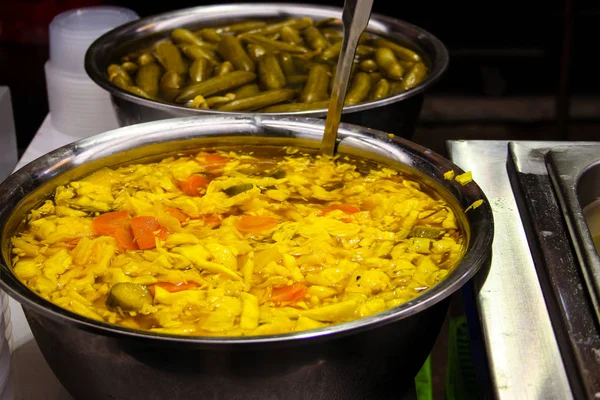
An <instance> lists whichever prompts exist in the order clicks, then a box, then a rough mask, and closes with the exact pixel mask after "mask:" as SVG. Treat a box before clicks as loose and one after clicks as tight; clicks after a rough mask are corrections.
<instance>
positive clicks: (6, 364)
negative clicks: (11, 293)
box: [0, 291, 12, 399]
mask: <svg viewBox="0 0 600 400" xmlns="http://www.w3.org/2000/svg"><path fill="white" fill-rule="evenodd" d="M11 334H12V330H11V324H10V308H8V297H7V296H6V294H4V293H3V292H2V291H0V399H1V398H2V396H3V393H4V391H5V389H6V387H7V386H8V377H9V374H10V345H9V342H10V340H11Z"/></svg>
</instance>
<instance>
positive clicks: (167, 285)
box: [148, 281, 200, 297]
mask: <svg viewBox="0 0 600 400" xmlns="http://www.w3.org/2000/svg"><path fill="white" fill-rule="evenodd" d="M156 286H158V287H160V288H162V289H165V290H166V291H168V292H170V293H175V292H181V291H183V290H190V289H195V288H197V287H200V285H199V284H197V283H196V282H193V281H189V282H187V283H183V282H179V283H178V284H174V283H171V282H156V283H155V284H154V285H151V286H150V287H149V288H148V289H149V290H150V293H151V294H152V296H153V297H154V296H155V295H156Z"/></svg>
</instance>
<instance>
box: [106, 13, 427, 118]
mask: <svg viewBox="0 0 600 400" xmlns="http://www.w3.org/2000/svg"><path fill="white" fill-rule="evenodd" d="M194 29H195V30H190V29H189V28H188V27H185V26H182V27H177V28H176V29H173V30H172V31H171V32H169V33H168V35H167V36H166V37H164V38H162V39H160V40H158V41H156V42H154V43H150V44H148V42H146V45H145V47H143V48H140V49H138V50H136V51H133V52H131V53H130V54H127V55H125V56H123V57H121V59H119V60H113V61H112V64H111V65H110V66H109V67H108V68H107V71H106V74H107V77H108V79H109V80H110V81H111V83H112V84H114V85H115V86H117V87H119V88H120V89H122V90H124V91H126V92H128V93H130V94H134V95H137V96H140V97H144V98H147V99H151V100H157V101H162V102H167V103H174V104H177V105H180V106H185V107H192V108H203V109H213V110H219V111H230V112H249V111H255V112H274V113H287V112H301V111H311V110H323V109H326V108H327V105H328V101H329V97H330V96H331V89H332V82H333V78H334V75H335V72H336V68H337V63H338V61H339V55H340V52H341V48H342V30H341V23H340V20H339V19H337V18H324V19H321V20H314V19H313V18H308V17H303V18H287V19H282V20H275V19H273V20H266V21H262V20H261V21H259V20H251V19H247V20H240V21H234V22H233V23H231V24H229V25H222V26H218V25H217V26H200V27H194ZM428 73H429V71H428V60H426V59H425V58H424V57H423V55H422V54H420V53H419V51H418V50H417V49H414V48H410V47H409V46H406V44H405V43H401V42H399V41H396V40H395V39H393V38H390V37H384V36H382V35H378V34H376V33H374V32H364V33H363V34H362V35H361V38H360V40H359V45H358V47H357V50H356V53H355V55H354V65H353V68H352V72H351V76H350V84H349V85H348V90H347V93H346V101H345V105H346V106H352V105H355V104H360V103H363V102H370V101H376V100H380V99H384V98H387V97H390V96H394V95H396V94H398V93H402V92H404V91H407V90H411V89H412V88H414V87H415V86H417V85H419V84H421V83H422V82H423V81H425V80H427V78H428Z"/></svg>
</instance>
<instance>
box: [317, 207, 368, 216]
mask: <svg viewBox="0 0 600 400" xmlns="http://www.w3.org/2000/svg"><path fill="white" fill-rule="evenodd" d="M335 210H340V211H342V212H344V213H346V214H354V213H357V212H359V211H360V208H358V207H356V206H352V205H350V204H332V205H330V206H328V207H326V208H324V209H322V210H321V213H320V214H319V215H321V216H323V215H327V214H329V213H330V212H332V211H335Z"/></svg>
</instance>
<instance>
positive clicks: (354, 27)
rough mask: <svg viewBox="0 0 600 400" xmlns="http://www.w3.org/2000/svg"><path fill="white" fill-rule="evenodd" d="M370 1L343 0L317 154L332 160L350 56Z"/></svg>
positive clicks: (365, 18) (366, 15)
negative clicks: (335, 61) (336, 56)
mask: <svg viewBox="0 0 600 400" xmlns="http://www.w3.org/2000/svg"><path fill="white" fill-rule="evenodd" d="M372 7H373V0H346V1H345V2H344V11H343V13H342V23H343V25H344V37H343V39H342V50H341V51H340V57H339V61H338V64H337V69H336V73H335V75H334V77H333V87H332V89H331V100H330V101H329V110H328V111H327V119H326V120H325V132H324V134H323V142H322V143H321V154H324V155H327V156H330V157H332V156H333V154H334V152H335V139H336V137H337V131H338V128H339V126H340V120H341V117H342V109H343V108H344V100H345V99H346V89H347V88H348V81H349V80H350V73H351V72H352V66H353V65H354V54H355V53H356V46H358V41H359V39H360V35H362V33H363V31H364V30H365V28H366V27H367V24H368V23H369V17H370V16H371V8H372Z"/></svg>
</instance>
